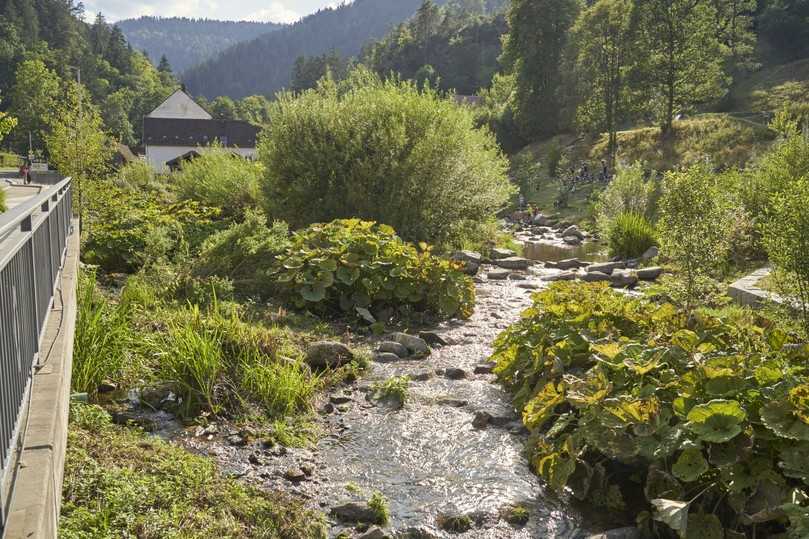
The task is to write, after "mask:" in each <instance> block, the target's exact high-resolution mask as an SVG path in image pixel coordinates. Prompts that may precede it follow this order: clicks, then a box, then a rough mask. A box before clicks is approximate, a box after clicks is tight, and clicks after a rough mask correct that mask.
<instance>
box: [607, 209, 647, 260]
mask: <svg viewBox="0 0 809 539" xmlns="http://www.w3.org/2000/svg"><path fill="white" fill-rule="evenodd" d="M608 237H609V245H610V254H611V255H612V256H620V257H621V258H638V257H639V256H641V255H642V254H643V253H645V252H646V251H647V250H648V249H649V248H650V247H652V246H654V245H656V244H657V240H656V239H655V230H654V227H653V226H652V224H651V223H650V222H649V221H648V220H647V219H646V217H644V216H643V215H640V214H637V213H632V212H625V213H621V214H619V215H618V217H616V219H615V221H613V223H612V226H611V227H610V229H609V236H608Z"/></svg>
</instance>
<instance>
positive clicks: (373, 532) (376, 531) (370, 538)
mask: <svg viewBox="0 0 809 539" xmlns="http://www.w3.org/2000/svg"><path fill="white" fill-rule="evenodd" d="M357 539H390V535H388V534H387V533H385V532H384V531H383V530H382V528H380V527H378V526H374V527H372V528H369V529H368V531H366V532H365V533H363V534H362V535H358V536H357Z"/></svg>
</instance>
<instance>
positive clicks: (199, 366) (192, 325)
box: [158, 307, 225, 414]
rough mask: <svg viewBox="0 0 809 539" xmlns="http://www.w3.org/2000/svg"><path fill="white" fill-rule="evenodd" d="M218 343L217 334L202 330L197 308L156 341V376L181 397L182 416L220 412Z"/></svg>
mask: <svg viewBox="0 0 809 539" xmlns="http://www.w3.org/2000/svg"><path fill="white" fill-rule="evenodd" d="M221 340H222V339H221V334H220V333H219V331H217V330H216V329H215V328H214V329H212V328H208V327H205V324H204V320H203V318H202V314H201V313H200V311H199V307H191V308H189V312H188V315H187V316H184V317H183V318H181V319H180V320H178V321H172V322H170V323H169V329H168V331H167V332H166V333H165V334H164V335H163V336H162V338H161V339H160V340H159V348H158V350H160V351H161V353H160V354H159V356H158V357H159V361H160V376H161V378H162V379H163V380H165V381H166V382H169V383H171V384H172V385H173V386H174V387H175V389H176V390H177V392H178V394H179V395H180V396H181V397H182V399H183V403H184V405H185V411H186V414H194V413H196V412H198V411H200V410H206V411H210V412H212V413H218V412H220V411H221V410H222V409H223V406H222V402H221V401H220V399H218V393H219V392H220V391H221V389H222V388H221V386H222V385H223V383H224V380H223V377H224V374H225V358H224V354H223V353H222V345H221Z"/></svg>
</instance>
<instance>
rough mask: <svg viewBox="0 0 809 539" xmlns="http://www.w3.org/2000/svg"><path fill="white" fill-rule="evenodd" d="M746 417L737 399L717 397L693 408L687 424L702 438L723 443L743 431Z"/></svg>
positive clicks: (689, 413)
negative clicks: (742, 424)
mask: <svg viewBox="0 0 809 539" xmlns="http://www.w3.org/2000/svg"><path fill="white" fill-rule="evenodd" d="M746 418H747V414H746V413H745V411H744V409H742V407H741V405H740V404H739V403H738V402H737V401H735V400H723V399H716V400H712V401H710V402H709V403H707V404H699V405H697V406H694V407H693V408H691V411H690V412H688V424H687V426H688V428H689V430H691V432H693V433H694V434H696V435H697V436H699V438H700V439H701V440H704V441H706V442H712V443H722V442H727V441H728V440H731V439H733V438H734V437H735V436H737V435H738V434H739V433H740V432H742V427H741V423H742V421H744V420H745V419H746Z"/></svg>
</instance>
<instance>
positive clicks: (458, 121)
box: [259, 70, 512, 244]
mask: <svg viewBox="0 0 809 539" xmlns="http://www.w3.org/2000/svg"><path fill="white" fill-rule="evenodd" d="M259 154H260V158H261V161H262V162H263V163H264V166H265V168H266V173H265V176H264V180H263V189H264V194H265V201H266V205H267V213H268V214H269V215H272V216H273V217H278V218H281V219H284V220H286V221H288V222H289V223H290V224H291V225H292V226H293V228H296V227H300V226H304V225H307V224H310V223H315V222H326V221H331V220H333V219H337V218H348V217H359V218H362V219H368V220H373V221H378V222H382V223H386V224H388V225H391V226H393V227H394V228H395V229H396V230H397V231H398V232H399V233H400V234H401V235H402V237H403V238H405V239H407V240H414V241H430V242H433V243H438V244H447V243H459V242H460V240H461V239H462V238H464V237H468V234H470V233H471V232H472V231H474V230H475V228H476V226H477V225H479V224H480V223H483V222H484V221H485V220H486V219H487V218H490V217H491V216H493V215H494V214H495V213H496V212H497V211H498V210H499V209H500V208H502V207H503V206H504V204H505V203H506V202H507V200H508V198H509V196H510V194H511V193H512V187H511V185H510V183H509V181H508V178H507V175H506V170H507V161H506V159H505V157H504V156H503V155H502V153H501V152H500V150H499V149H498V147H497V144H496V142H495V140H494V138H493V136H492V135H491V133H490V132H489V131H488V130H481V129H476V128H475V120H474V116H473V113H472V112H471V111H470V110H468V109H467V108H464V107H459V106H457V105H456V104H455V103H454V102H453V101H451V100H449V99H444V98H442V97H440V96H439V95H438V94H437V93H435V92H434V91H432V90H429V89H423V90H422V89H418V88H416V87H415V86H414V85H412V84H410V83H405V82H397V81H384V82H383V81H380V80H379V79H378V78H377V77H376V76H374V75H371V74H370V73H368V72H367V71H363V70H356V71H354V72H353V73H352V74H351V76H350V77H349V79H348V81H347V82H345V83H341V85H340V86H339V87H338V86H336V85H334V84H333V83H328V82H327V83H323V84H321V85H320V87H319V88H318V89H315V90H310V91H307V92H304V93H303V94H301V95H297V96H296V95H292V94H286V95H281V96H280V97H279V99H278V101H277V102H276V103H275V105H274V108H273V111H272V115H271V121H270V124H269V127H267V129H266V130H265V131H264V133H263V135H262V139H261V142H260V144H259Z"/></svg>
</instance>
